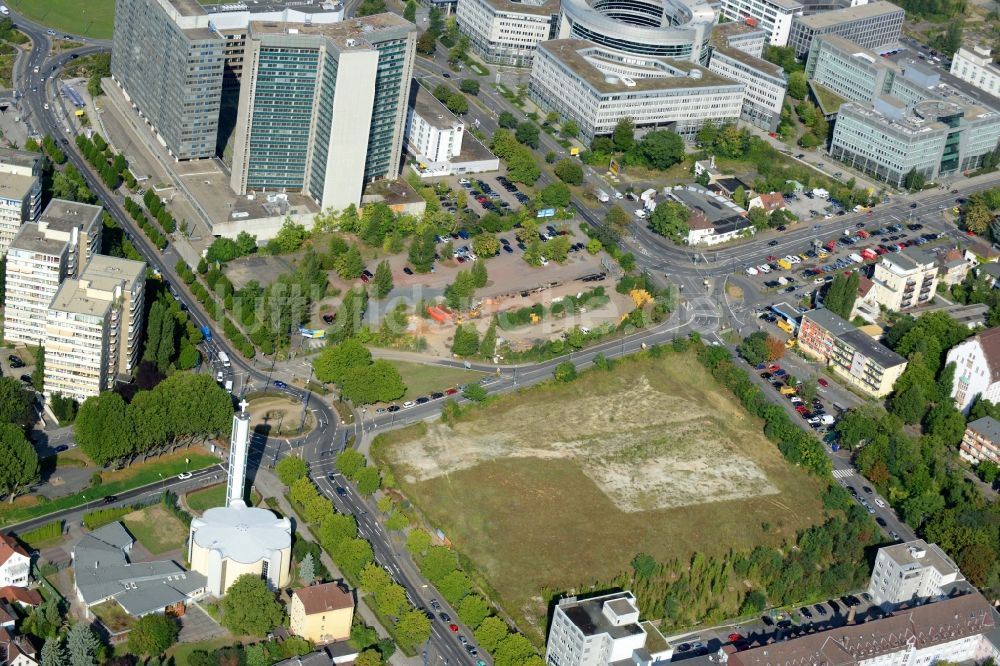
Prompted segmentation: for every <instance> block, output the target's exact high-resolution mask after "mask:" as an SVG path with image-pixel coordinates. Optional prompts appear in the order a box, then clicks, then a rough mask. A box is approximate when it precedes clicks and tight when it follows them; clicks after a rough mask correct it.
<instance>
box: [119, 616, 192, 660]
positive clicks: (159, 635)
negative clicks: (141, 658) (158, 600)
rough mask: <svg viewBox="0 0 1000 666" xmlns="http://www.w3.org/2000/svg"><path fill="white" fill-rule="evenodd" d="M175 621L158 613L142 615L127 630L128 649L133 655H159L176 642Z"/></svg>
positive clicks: (177, 628)
mask: <svg viewBox="0 0 1000 666" xmlns="http://www.w3.org/2000/svg"><path fill="white" fill-rule="evenodd" d="M179 631H180V628H179V627H178V626H177V622H176V621H175V620H173V619H171V618H169V617H167V616H166V615H161V614H160V613H150V614H149V615H143V616H142V617H140V618H139V619H138V620H136V622H135V624H133V625H132V629H131V630H130V631H129V632H128V650H129V652H131V653H132V654H135V655H146V656H159V655H161V654H164V653H166V651H167V648H169V647H170V646H171V645H173V644H174V643H175V642H177V634H178V633H179Z"/></svg>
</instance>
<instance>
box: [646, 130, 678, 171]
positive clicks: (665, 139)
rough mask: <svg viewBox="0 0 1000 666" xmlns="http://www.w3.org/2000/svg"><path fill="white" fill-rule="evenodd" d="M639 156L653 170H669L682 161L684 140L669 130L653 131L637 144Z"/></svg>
mask: <svg viewBox="0 0 1000 666" xmlns="http://www.w3.org/2000/svg"><path fill="white" fill-rule="evenodd" d="M639 154H640V155H642V158H643V160H644V161H645V162H646V165H647V166H649V167H651V168H653V169H660V170H664V169H669V168H670V167H672V166H673V165H675V164H677V163H678V162H680V161H681V160H683V159H684V139H682V138H681V137H680V135H679V134H676V133H674V132H671V131H670V130H653V131H652V132H649V133H648V134H646V136H644V137H642V140H641V141H640V142H639Z"/></svg>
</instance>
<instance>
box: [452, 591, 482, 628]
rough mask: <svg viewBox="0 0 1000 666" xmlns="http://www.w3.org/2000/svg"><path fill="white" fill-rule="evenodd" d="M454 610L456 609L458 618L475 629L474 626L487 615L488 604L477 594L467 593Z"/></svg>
mask: <svg viewBox="0 0 1000 666" xmlns="http://www.w3.org/2000/svg"><path fill="white" fill-rule="evenodd" d="M456 610H457V611H458V619H460V620H461V621H462V622H463V623H464V624H466V625H467V626H469V627H472V630H473V631H475V630H476V627H478V626H479V625H480V624H482V622H483V620H485V619H486V618H487V617H488V616H489V614H490V605H489V603H487V601H486V600H485V599H483V598H482V597H481V596H479V595H478V594H469V595H466V596H465V597H462V601H460V602H459V604H458V608H456Z"/></svg>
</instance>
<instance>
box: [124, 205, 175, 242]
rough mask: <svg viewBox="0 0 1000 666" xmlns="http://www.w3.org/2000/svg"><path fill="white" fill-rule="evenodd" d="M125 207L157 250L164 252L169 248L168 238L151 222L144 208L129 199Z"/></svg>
mask: <svg viewBox="0 0 1000 666" xmlns="http://www.w3.org/2000/svg"><path fill="white" fill-rule="evenodd" d="M123 206H124V207H125V210H127V211H128V214H129V215H131V216H132V219H133V220H135V222H136V224H138V225H139V228H140V229H142V233H144V234H146V237H147V238H148V239H149V240H150V241H151V242H152V243H153V245H155V246H156V247H157V249H160V250H162V249H163V248H165V247H166V246H167V237H166V236H164V235H163V232H162V231H161V230H160V228H159V227H157V226H156V225H154V224H153V223H152V222H150V221H149V218H148V217H146V213H144V212H143V210H142V206H140V205H139V204H137V203H136V202H135V201H133V200H132V199H129V198H126V199H125V203H124V204H123Z"/></svg>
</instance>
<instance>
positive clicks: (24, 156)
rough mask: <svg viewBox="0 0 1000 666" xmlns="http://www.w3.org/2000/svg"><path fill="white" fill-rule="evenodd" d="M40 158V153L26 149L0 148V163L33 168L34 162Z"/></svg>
mask: <svg viewBox="0 0 1000 666" xmlns="http://www.w3.org/2000/svg"><path fill="white" fill-rule="evenodd" d="M41 159H42V156H41V154H40V153H32V152H29V151H27V150H14V149H13V148H0V164H13V165H14V166H19V167H27V168H29V169H32V168H34V166H35V163H37V162H38V161H39V160H41Z"/></svg>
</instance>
